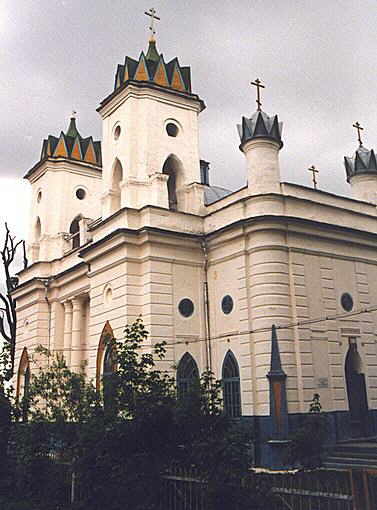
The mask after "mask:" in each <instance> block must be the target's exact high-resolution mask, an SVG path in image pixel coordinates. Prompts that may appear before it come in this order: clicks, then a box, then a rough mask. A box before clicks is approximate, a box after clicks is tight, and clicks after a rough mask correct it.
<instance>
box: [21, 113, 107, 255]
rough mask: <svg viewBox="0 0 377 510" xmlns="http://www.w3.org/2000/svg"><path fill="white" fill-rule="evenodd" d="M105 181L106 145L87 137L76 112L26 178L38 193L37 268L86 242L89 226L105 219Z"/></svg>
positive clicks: (32, 248)
mask: <svg viewBox="0 0 377 510" xmlns="http://www.w3.org/2000/svg"><path fill="white" fill-rule="evenodd" d="M101 177H102V169H101V142H99V141H94V140H93V138H92V137H91V136H89V137H86V138H84V137H82V136H81V134H80V133H79V131H78V129H77V126H76V118H75V112H73V113H72V116H71V119H70V123H69V126H68V129H67V131H66V132H63V131H61V132H60V135H59V136H57V137H56V136H52V135H49V136H48V137H47V138H46V139H45V140H44V141H43V144H42V151H41V156H40V159H39V161H38V163H37V164H36V165H34V166H33V168H31V169H30V170H29V171H28V172H27V174H26V175H25V179H27V180H28V181H29V182H30V184H31V188H32V201H31V211H30V227H29V239H28V252H29V260H30V261H31V262H32V263H35V262H40V261H49V260H54V259H56V258H60V257H62V256H63V255H64V254H66V253H68V252H70V251H72V250H75V249H77V248H79V247H80V246H82V245H83V244H85V243H86V241H87V240H88V235H87V228H86V225H87V224H89V223H90V221H91V220H94V219H96V218H98V217H99V216H100V214H101V211H100V210H99V208H98V205H97V204H98V203H99V197H100V189H101Z"/></svg>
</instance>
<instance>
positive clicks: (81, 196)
mask: <svg viewBox="0 0 377 510" xmlns="http://www.w3.org/2000/svg"><path fill="white" fill-rule="evenodd" d="M85 196H86V192H85V190H84V189H83V188H79V189H78V190H76V197H77V198H78V199H79V200H84V198H85Z"/></svg>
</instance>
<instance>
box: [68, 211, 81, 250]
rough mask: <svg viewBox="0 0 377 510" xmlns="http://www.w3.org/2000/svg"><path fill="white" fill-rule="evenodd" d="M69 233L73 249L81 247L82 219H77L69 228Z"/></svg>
mask: <svg viewBox="0 0 377 510" xmlns="http://www.w3.org/2000/svg"><path fill="white" fill-rule="evenodd" d="M69 233H70V234H71V240H72V249H75V248H79V247H80V219H79V218H75V219H74V220H73V221H72V223H71V226H70V227H69Z"/></svg>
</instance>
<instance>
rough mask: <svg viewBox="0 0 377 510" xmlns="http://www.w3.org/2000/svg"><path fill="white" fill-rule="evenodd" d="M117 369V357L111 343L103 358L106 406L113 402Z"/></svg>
mask: <svg viewBox="0 0 377 510" xmlns="http://www.w3.org/2000/svg"><path fill="white" fill-rule="evenodd" d="M115 368H116V355H115V348H114V345H112V344H111V343H110V344H108V345H107V347H106V350H105V355H104V357H103V375H102V382H103V400H104V403H105V406H106V404H109V403H110V402H111V401H112V400H113V396H114V379H113V377H112V376H113V374H114V372H115Z"/></svg>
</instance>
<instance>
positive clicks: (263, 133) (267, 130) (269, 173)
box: [237, 80, 283, 194]
mask: <svg viewBox="0 0 377 510" xmlns="http://www.w3.org/2000/svg"><path fill="white" fill-rule="evenodd" d="M252 85H255V86H256V87H257V105H258V109H257V111H256V112H255V113H254V114H253V115H252V116H251V117H250V118H246V117H242V124H239V125H238V126H237V128H238V133H239V136H240V139H241V144H240V150H241V151H242V152H243V153H244V154H245V156H246V159H247V163H248V187H249V190H250V193H252V194H257V193H273V192H279V191H280V167H279V150H280V149H281V148H282V146H283V142H282V139H281V133H282V126H283V124H282V122H279V120H278V116H277V115H274V116H271V117H270V116H269V115H267V114H266V113H265V112H263V111H262V110H261V102H260V91H259V89H260V88H261V87H263V85H261V82H260V81H259V80H255V82H252Z"/></svg>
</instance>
